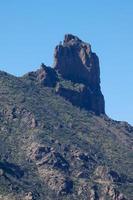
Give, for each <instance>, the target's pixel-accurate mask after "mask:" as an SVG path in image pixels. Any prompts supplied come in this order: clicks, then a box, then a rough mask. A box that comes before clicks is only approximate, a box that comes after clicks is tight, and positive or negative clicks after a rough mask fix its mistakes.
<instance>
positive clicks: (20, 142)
mask: <svg viewBox="0 0 133 200" xmlns="http://www.w3.org/2000/svg"><path fill="white" fill-rule="evenodd" d="M132 137H133V127H132V126H131V125H129V124H128V123H127V122H120V121H115V120H112V119H110V118H109V117H108V116H107V115H106V112H105V103H104V96H103V94H102V92H101V88H100V67H99V59H98V56H97V55H96V54H95V53H94V52H92V50H91V45H90V44H88V43H85V42H83V41H82V40H80V39H79V38H78V37H76V36H74V35H71V34H67V35H65V38H64V41H63V43H62V42H61V43H60V44H59V45H57V46H56V48H55V53H54V66H53V68H52V67H47V66H45V65H44V64H41V67H40V69H38V70H37V71H35V72H29V73H27V74H25V75H24V76H22V77H15V76H13V75H10V74H8V73H6V72H2V71H1V72H0V200H6V199H7V200H9V199H12V200H69V199H71V200H132V199H133V190H132V188H133V173H132V163H133V157H132V155H133V154H132V149H133V148H132Z"/></svg>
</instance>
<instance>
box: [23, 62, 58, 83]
mask: <svg viewBox="0 0 133 200" xmlns="http://www.w3.org/2000/svg"><path fill="white" fill-rule="evenodd" d="M24 78H26V79H27V78H28V79H30V80H32V81H34V82H36V83H39V84H41V85H43V86H46V87H55V85H56V83H57V80H58V77H57V74H56V71H55V70H54V69H53V68H51V67H47V66H46V65H44V64H43V63H42V64H41V66H40V69H38V70H37V71H36V72H29V73H28V74H26V75H25V76H24Z"/></svg>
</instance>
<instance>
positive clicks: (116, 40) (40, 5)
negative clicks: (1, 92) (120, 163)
mask: <svg viewBox="0 0 133 200" xmlns="http://www.w3.org/2000/svg"><path fill="white" fill-rule="evenodd" d="M65 33H72V34H75V35H77V36H79V37H80V38H81V39H82V40H84V41H86V42H89V43H91V45H92V49H93V51H94V52H96V53H97V55H98V56H99V59H100V66H101V86H102V91H103V94H104V96H105V101H106V113H107V114H108V115H109V116H110V117H112V118H114V119H117V120H124V121H128V122H130V123H131V124H133V1H132V0H126V1H124V0H100V1H99V0H93V1H92V0H82V1H80V0H79V1H78V0H67V1H65V0H57V1H56V0H23V1H18V0H12V1H11V0H3V1H2V0H1V1H0V70H4V71H7V72H9V73H11V74H14V75H17V76H18V75H19V76H20V75H22V74H24V73H26V72H28V71H32V70H36V69H37V68H38V67H39V65H40V63H42V62H44V63H45V64H46V65H50V66H52V64H53V52H54V47H55V46H56V44H58V43H59V41H61V40H62V39H63V36H64V34H65Z"/></svg>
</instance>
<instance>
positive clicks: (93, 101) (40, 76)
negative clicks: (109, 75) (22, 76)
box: [28, 34, 105, 115]
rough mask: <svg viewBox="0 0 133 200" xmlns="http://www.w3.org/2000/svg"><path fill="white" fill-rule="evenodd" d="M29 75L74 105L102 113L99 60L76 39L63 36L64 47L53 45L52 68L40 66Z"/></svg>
mask: <svg viewBox="0 0 133 200" xmlns="http://www.w3.org/2000/svg"><path fill="white" fill-rule="evenodd" d="M28 76H29V78H30V79H32V80H35V81H36V82H38V83H41V84H42V85H44V86H47V87H53V88H54V89H55V92H56V94H58V95H60V96H62V97H64V98H65V99H66V100H68V101H70V102H71V103H72V105H74V106H78V107H80V108H82V109H85V110H88V111H92V112H94V113H95V114H96V115H100V114H105V103H104V97H103V95H102V92H101V88H100V68H99V60H98V57H97V55H96V54H95V53H93V52H92V51H91V46H90V45H89V44H87V43H85V42H83V41H81V40H80V39H79V38H78V37H76V36H73V35H70V34H68V35H65V38H64V42H63V44H59V45H58V46H56V48H55V53H54V68H50V67H47V66H45V65H44V64H42V65H41V68H40V69H39V70H37V71H36V72H31V73H28Z"/></svg>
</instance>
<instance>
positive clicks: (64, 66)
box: [54, 34, 100, 88]
mask: <svg viewBox="0 0 133 200" xmlns="http://www.w3.org/2000/svg"><path fill="white" fill-rule="evenodd" d="M54 68H55V69H56V70H58V72H59V73H60V74H61V75H62V77H64V78H66V79H69V80H72V81H73V82H76V83H84V84H85V85H89V86H91V88H94V87H95V88H96V87H98V86H99V83H100V70H99V60H98V57H97V55H96V54H95V53H93V52H92V51H91V46H90V44H87V43H85V42H83V41H81V40H80V39H79V38H78V37H76V36H73V35H70V34H68V35H65V38H64V42H63V44H60V45H58V46H56V48H55V61H54Z"/></svg>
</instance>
